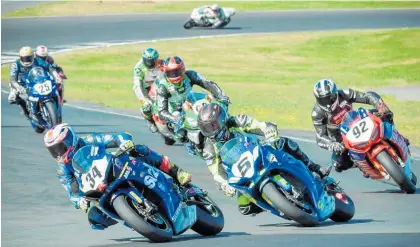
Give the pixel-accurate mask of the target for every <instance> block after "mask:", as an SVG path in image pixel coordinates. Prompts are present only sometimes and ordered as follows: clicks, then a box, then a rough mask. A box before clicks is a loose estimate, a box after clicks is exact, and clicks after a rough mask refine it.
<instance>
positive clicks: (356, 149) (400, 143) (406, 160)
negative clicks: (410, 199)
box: [340, 108, 417, 194]
mask: <svg viewBox="0 0 420 247" xmlns="http://www.w3.org/2000/svg"><path fill="white" fill-rule="evenodd" d="M340 132H341V136H342V137H343V142H344V145H345V147H346V149H348V150H349V156H350V158H351V160H352V161H353V162H354V163H355V164H356V166H357V167H358V168H359V169H360V170H361V171H362V172H363V173H364V174H366V175H367V176H369V177H370V178H371V179H373V180H378V181H383V182H388V183H391V184H394V185H395V184H396V185H397V186H399V187H400V189H401V190H402V191H404V192H405V193H407V194H413V193H414V192H415V191H416V183H417V177H416V175H415V174H414V173H413V171H412V170H411V154H410V150H409V148H408V146H407V144H406V143H405V141H404V138H403V137H402V136H401V135H400V134H399V133H398V131H397V129H396V128H395V126H392V125H390V124H385V123H384V122H383V121H382V119H381V118H380V114H378V113H376V112H375V111H368V110H366V109H364V108H359V109H358V110H357V111H350V112H347V113H346V115H344V118H343V121H342V122H341V124H340ZM385 136H386V137H389V138H386V139H385V138H384V137H385ZM391 178H392V180H393V182H392V180H391Z"/></svg>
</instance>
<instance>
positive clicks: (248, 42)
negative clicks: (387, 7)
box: [2, 29, 420, 144]
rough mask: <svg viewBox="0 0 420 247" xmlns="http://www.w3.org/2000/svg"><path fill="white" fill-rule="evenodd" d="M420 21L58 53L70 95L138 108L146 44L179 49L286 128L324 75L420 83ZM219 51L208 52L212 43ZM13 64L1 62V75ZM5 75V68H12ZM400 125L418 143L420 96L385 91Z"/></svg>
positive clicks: (297, 125)
mask: <svg viewBox="0 0 420 247" xmlns="http://www.w3.org/2000/svg"><path fill="white" fill-rule="evenodd" d="M418 40H420V29H399V30H381V31H371V30H364V31H357V30H353V31H352V30H349V31H336V32H310V33H308V32H304V33H288V34H272V35H254V36H244V37H226V38H214V39H195V40H186V41H185V40H184V41H170V42H156V43H153V44H141V45H129V46H121V47H110V48H101V49H93V50H86V51H75V52H70V53H66V54H60V55H58V54H57V55H56V56H55V59H56V61H57V62H58V64H60V65H61V66H63V67H64V69H65V71H66V74H67V75H68V77H69V78H70V79H69V80H68V82H67V84H66V97H67V98H70V99H77V100H84V101H90V102H94V103H98V104H102V105H106V106H113V107H120V108H133V109H138V108H139V107H140V106H139V103H138V102H137V99H136V97H135V95H134V93H133V91H132V83H133V82H132V73H133V72H132V69H133V67H134V65H135V64H136V62H137V61H138V59H139V56H140V53H141V51H142V50H143V49H145V48H146V47H149V46H152V47H155V48H157V49H158V50H159V52H160V53H161V57H166V56H169V55H179V56H180V57H182V58H183V59H184V62H185V63H186V67H187V68H188V69H194V70H196V71H198V72H200V73H202V74H203V75H204V76H206V77H207V78H209V79H211V80H214V81H215V82H217V83H218V84H219V85H220V86H221V87H222V89H224V90H225V91H226V92H227V93H228V95H229V96H230V97H231V99H232V103H233V104H232V107H231V110H232V111H231V113H239V112H242V113H247V114H249V115H251V116H254V117H257V118H258V119H261V120H270V121H274V122H276V123H277V124H278V125H279V126H280V128H289V129H304V130H313V127H312V125H311V109H312V107H313V104H314V98H313V94H312V87H313V85H314V83H315V82H316V81H318V80H319V79H322V78H325V77H327V78H331V79H333V80H335V81H336V82H337V83H338V85H339V87H342V88H344V87H352V88H354V89H358V90H366V89H369V88H376V87H382V86H404V85H420V49H418ZM212 50H213V52H209V51H212ZM7 70H8V68H7V67H4V68H2V72H3V73H2V80H3V81H4V79H6V78H5V77H3V75H4V74H5V73H6V72H7ZM6 77H7V73H6ZM384 98H385V101H386V102H387V103H388V104H389V106H390V107H391V109H392V110H393V111H394V113H395V119H396V123H397V126H398V128H399V129H400V130H401V131H402V133H403V134H405V135H407V136H408V137H409V138H410V139H411V140H412V142H413V143H415V144H420V131H419V126H420V101H401V100H397V99H395V98H394V97H392V96H386V95H385V96H384Z"/></svg>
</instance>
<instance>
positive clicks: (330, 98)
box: [316, 93, 337, 108]
mask: <svg viewBox="0 0 420 247" xmlns="http://www.w3.org/2000/svg"><path fill="white" fill-rule="evenodd" d="M316 100H317V102H318V104H319V105H321V106H323V107H327V108H330V107H331V106H332V105H333V104H334V103H335V102H336V101H337V94H336V93H334V94H332V95H331V94H330V95H326V96H323V97H317V98H316Z"/></svg>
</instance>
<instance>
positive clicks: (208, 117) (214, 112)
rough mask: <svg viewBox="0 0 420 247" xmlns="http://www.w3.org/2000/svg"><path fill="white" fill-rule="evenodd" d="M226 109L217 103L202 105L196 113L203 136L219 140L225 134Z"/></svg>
mask: <svg viewBox="0 0 420 247" xmlns="http://www.w3.org/2000/svg"><path fill="white" fill-rule="evenodd" d="M227 119H228V116H227V112H226V110H225V109H224V108H223V107H221V106H220V105H218V104H215V103H210V104H207V105H205V106H203V107H202V108H201V109H200V112H199V114H198V126H199V127H200V130H201V133H202V134H203V135H204V136H205V137H209V138H214V139H216V141H220V140H221V139H223V137H225V134H226V130H227V128H226V121H227Z"/></svg>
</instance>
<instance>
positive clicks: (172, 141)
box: [163, 136, 176, 146]
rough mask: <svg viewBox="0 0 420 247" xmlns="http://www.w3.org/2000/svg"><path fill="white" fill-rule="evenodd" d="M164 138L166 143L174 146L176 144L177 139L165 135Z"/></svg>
mask: <svg viewBox="0 0 420 247" xmlns="http://www.w3.org/2000/svg"><path fill="white" fill-rule="evenodd" d="M163 139H164V140H165V144H166V145H169V146H172V145H174V144H175V142H176V141H175V140H173V139H171V138H169V137H166V136H164V137H163Z"/></svg>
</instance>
